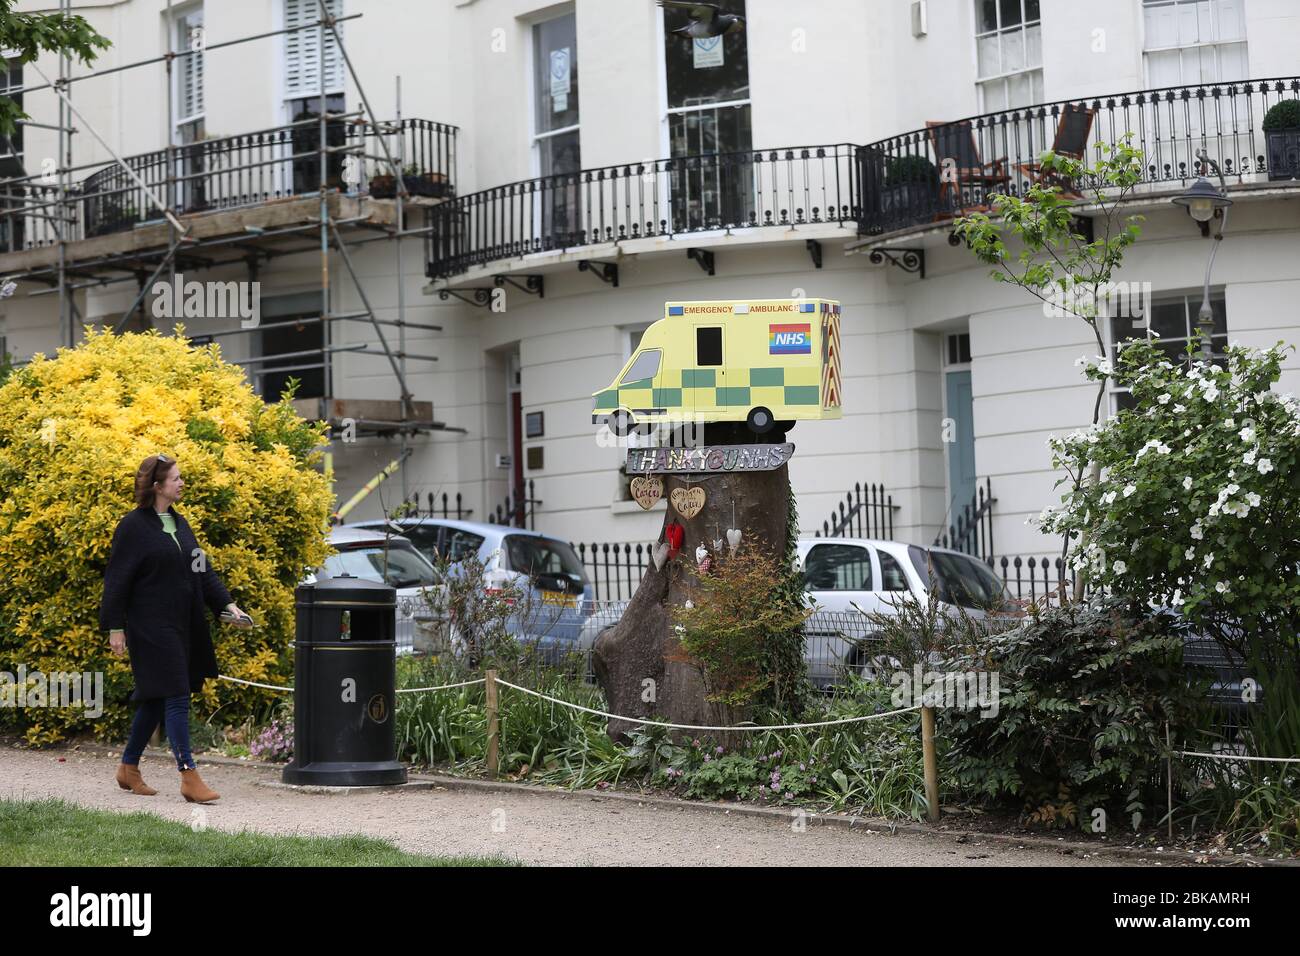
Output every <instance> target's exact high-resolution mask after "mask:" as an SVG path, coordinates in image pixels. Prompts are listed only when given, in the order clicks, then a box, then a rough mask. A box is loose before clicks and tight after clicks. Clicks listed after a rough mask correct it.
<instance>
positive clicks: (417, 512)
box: [407, 491, 474, 521]
mask: <svg viewBox="0 0 1300 956" xmlns="http://www.w3.org/2000/svg"><path fill="white" fill-rule="evenodd" d="M425 502H426V503H425V504H424V505H423V506H421V504H420V496H419V495H418V494H416V495H412V496H411V497H410V498H408V499H407V504H408V506H409V511H408V512H407V513H408V514H409V515H410V516H411V517H413V518H455V519H456V520H457V521H468V520H469V519H470V518H471V517H472V516H473V514H474V510H473V509H472V508H466V507H465V506H464V504H463V499H462V497H461V493H460V492H459V491H458V492H456V497H455V498H454V499H453V498H452V497H451V496H450V495H449V494H448V493H447V492H445V491H444V492H443V493H442V494H441V495H435V494H434V493H433V492H432V491H430V492H427V493H426V496H425Z"/></svg>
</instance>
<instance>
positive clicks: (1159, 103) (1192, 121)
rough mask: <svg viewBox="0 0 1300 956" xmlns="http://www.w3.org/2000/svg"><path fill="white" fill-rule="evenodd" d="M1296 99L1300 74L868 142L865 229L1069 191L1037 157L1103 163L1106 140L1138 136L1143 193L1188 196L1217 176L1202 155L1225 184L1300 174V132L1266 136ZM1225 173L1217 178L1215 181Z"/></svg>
mask: <svg viewBox="0 0 1300 956" xmlns="http://www.w3.org/2000/svg"><path fill="white" fill-rule="evenodd" d="M1297 99H1300V78H1296V77H1283V78H1275V79H1268V80H1248V81H1242V82H1237V83H1212V84H1203V85H1199V86H1176V87H1166V88H1162V89H1153V90H1142V91H1137V92H1133V93H1120V94H1115V95H1110V96H1102V97H1097V98H1095V99H1081V100H1062V101H1060V102H1056V103H1046V104H1041V105H1035V106H1028V107H1023V108H1020V109H1014V110H1003V111H1001V112H997V113H986V114H984V115H982V116H972V117H970V118H968V119H962V120H955V121H948V122H940V123H927V124H926V127H925V128H924V129H919V130H913V131H912V132H910V133H903V134H901V135H898V136H892V137H890V138H888V139H884V140H880V141H879V142H876V143H870V144H868V145H866V146H863V147H862V148H861V149H860V151H859V153H858V157H859V162H860V167H859V170H858V173H857V176H856V177H855V180H856V181H857V182H860V183H861V184H862V194H861V197H860V199H859V202H858V205H859V206H860V208H861V210H862V216H861V220H860V222H859V226H860V232H861V233H862V234H863V235H865V236H880V235H885V234H888V233H893V232H897V231H899V230H903V229H909V228H913V227H916V226H921V225H925V224H928V223H936V222H942V221H944V220H946V219H951V218H953V217H955V216H958V215H962V214H964V213H968V212H971V211H977V210H978V211H988V209H989V208H990V206H991V203H992V197H993V196H994V195H996V194H999V193H1004V194H1010V195H1017V196H1018V195H1023V194H1024V192H1025V190H1026V189H1028V188H1029V187H1030V186H1031V185H1033V184H1034V183H1045V184H1048V185H1058V186H1060V187H1061V188H1062V190H1063V191H1064V192H1065V194H1066V195H1069V194H1070V193H1072V192H1074V191H1075V190H1077V189H1081V188H1084V187H1086V186H1087V185H1088V184H1087V183H1071V182H1063V181H1059V180H1054V179H1052V178H1051V177H1047V176H1045V175H1044V174H1043V172H1042V170H1041V168H1040V167H1039V165H1038V159H1039V157H1040V156H1041V155H1042V153H1043V152H1044V151H1046V150H1053V151H1055V152H1057V153H1059V154H1064V155H1068V156H1073V157H1075V158H1084V157H1086V158H1088V159H1090V160H1092V159H1095V158H1096V156H1097V151H1096V149H1095V147H1096V146H1097V145H1098V144H1102V143H1105V144H1107V145H1110V146H1114V145H1116V144H1118V143H1120V142H1121V141H1122V140H1123V138H1124V137H1125V135H1126V134H1129V133H1131V134H1132V139H1131V140H1130V142H1131V144H1132V145H1133V146H1134V147H1136V148H1138V149H1140V150H1141V151H1142V153H1143V155H1144V156H1145V158H1146V165H1145V167H1144V169H1143V175H1142V179H1141V182H1139V183H1138V185H1137V188H1138V190H1139V191H1141V192H1146V193H1161V192H1181V191H1182V190H1183V188H1184V187H1185V186H1186V184H1187V183H1188V182H1189V180H1191V179H1194V178H1195V177H1197V176H1201V175H1206V176H1212V173H1211V171H1210V169H1209V168H1203V166H1202V163H1201V161H1200V160H1199V159H1198V158H1197V155H1196V154H1197V151H1199V150H1202V149H1204V150H1205V151H1206V152H1207V153H1208V155H1209V157H1210V159H1212V160H1214V162H1216V163H1218V165H1219V167H1220V169H1222V171H1223V175H1224V177H1225V179H1226V180H1227V181H1228V183H1229V185H1232V184H1234V183H1236V184H1243V183H1247V182H1257V181H1262V182H1270V181H1271V182H1278V181H1281V180H1295V179H1297V178H1300V129H1294V130H1290V131H1289V132H1287V131H1282V132H1266V131H1265V130H1264V128H1263V126H1264V118H1265V117H1266V116H1267V115H1268V112H1269V110H1270V109H1272V108H1273V107H1274V106H1276V105H1277V104H1278V103H1280V102H1282V101H1283V100H1292V101H1295V100H1297ZM1216 178H1217V177H1216Z"/></svg>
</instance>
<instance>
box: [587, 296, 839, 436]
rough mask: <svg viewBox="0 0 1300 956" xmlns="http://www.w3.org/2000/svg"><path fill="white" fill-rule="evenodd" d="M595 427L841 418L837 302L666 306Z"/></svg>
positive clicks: (760, 430) (786, 423) (610, 390)
mask: <svg viewBox="0 0 1300 956" xmlns="http://www.w3.org/2000/svg"><path fill="white" fill-rule="evenodd" d="M592 395H593V397H594V398H595V400H596V407H595V409H594V411H593V414H592V416H591V420H592V423H593V424H597V425H599V424H608V425H609V427H610V429H611V430H612V431H613V432H614V433H615V434H618V435H625V434H627V432H628V431H629V430H630V429H631V428H633V427H635V426H637V425H643V424H649V423H656V422H670V423H672V422H683V423H685V422H698V421H706V422H745V423H747V424H748V425H749V428H750V430H751V431H752V432H754V433H755V434H758V435H762V434H764V433H766V432H768V431H770V430H771V429H772V428H773V426H775V425H778V424H780V425H781V426H782V427H783V428H789V427H790V426H791V425H793V423H794V422H796V421H805V420H824V419H837V418H839V417H840V414H841V413H840V304H839V303H838V302H835V301H832V300H830V299H750V300H744V301H734V300H727V301H720V302H668V303H665V305H664V317H663V318H662V319H660V320H659V321H658V322H656V323H654V325H652V326H650V328H648V329H646V330H645V334H644V335H643V336H642V337H641V344H640V345H639V346H638V347H637V350H636V351H635V352H634V353H632V357H631V358H629V359H628V361H627V364H626V365H624V366H623V370H622V371H621V372H620V373H619V374H618V376H617V377H616V378H615V379H614V381H613V382H612V383H611V384H610V385H608V386H607V387H605V388H603V389H601V390H600V391H599V392H593V393H592Z"/></svg>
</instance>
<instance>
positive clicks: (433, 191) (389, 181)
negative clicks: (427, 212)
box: [370, 163, 450, 199]
mask: <svg viewBox="0 0 1300 956" xmlns="http://www.w3.org/2000/svg"><path fill="white" fill-rule="evenodd" d="M402 182H404V183H405V184H406V191H407V193H409V194H410V195H412V196H429V197H432V198H434V199H441V198H444V197H446V196H448V195H450V191H449V189H448V185H447V177H446V175H445V174H443V173H431V172H428V171H426V170H423V169H420V167H418V166H417V165H416V164H415V163H408V164H407V165H405V166H403V167H402ZM370 195H371V196H373V197H374V198H375V199H392V198H394V197H395V196H396V195H397V178H396V177H395V176H393V175H392V174H390V173H382V174H380V175H378V176H375V177H373V178H372V179H371V180H370Z"/></svg>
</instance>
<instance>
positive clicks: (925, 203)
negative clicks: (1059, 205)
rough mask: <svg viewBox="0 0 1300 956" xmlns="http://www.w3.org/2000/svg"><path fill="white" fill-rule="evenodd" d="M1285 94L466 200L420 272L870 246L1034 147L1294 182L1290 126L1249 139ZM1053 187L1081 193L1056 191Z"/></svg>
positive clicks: (1072, 186) (1017, 168) (1141, 105)
mask: <svg viewBox="0 0 1300 956" xmlns="http://www.w3.org/2000/svg"><path fill="white" fill-rule="evenodd" d="M1284 100H1293V101H1294V100H1300V78H1297V77H1281V78H1273V79H1264V80H1246V81H1241V82H1235V83H1215V84H1203V85H1199V86H1179V87H1167V88H1163V89H1152V90H1141V91H1137V92H1132V93H1119V94H1114V95H1109V96H1101V97H1096V98H1091V99H1079V100H1062V101H1060V102H1056V103H1045V104H1039V105H1035V106H1029V107H1023V108H1020V109H1014V110H1003V111H1001V112H997V113H986V114H983V115H981V116H972V117H968V118H966V119H960V120H945V121H941V122H935V123H927V124H926V126H925V128H923V129H918V130H913V131H912V132H908V133H902V134H900V135H897V136H891V137H889V138H888V139H883V140H880V141H878V142H875V143H868V144H866V145H855V144H851V143H839V144H835V145H829V146H795V147H783V148H781V149H770V150H769V149H764V150H753V151H749V152H738V153H713V154H702V155H695V156H684V157H678V158H675V159H660V160H654V161H646V162H642V163H630V164H626V165H621V166H606V167H602V168H599V169H585V170H581V171H579V172H573V173H563V174H559V175H554V176H547V177H541V178H537V179H526V180H522V181H520V182H515V183H510V184H509V185H505V186H497V187H494V188H492V189H485V190H481V191H479V192H476V193H471V194H469V195H465V196H462V197H460V198H458V199H455V200H452V201H449V202H446V203H444V204H442V205H440V206H438V207H437V208H434V209H430V210H429V212H428V217H429V218H428V225H429V226H430V227H431V228H430V232H429V234H428V236H427V238H426V251H427V260H428V265H427V268H426V272H427V274H428V276H429V277H430V278H434V279H450V278H452V277H455V276H458V275H461V274H463V273H465V272H467V271H469V270H470V269H473V268H475V267H482V266H488V265H489V264H490V263H494V262H502V261H504V260H509V259H518V258H520V257H523V256H528V255H532V254H535V253H544V252H570V251H573V250H576V249H582V248H584V247H590V246H594V245H597V244H608V243H620V242H624V241H628V240H633V239H646V238H656V237H673V236H679V235H689V234H691V233H701V232H708V231H712V230H728V231H729V230H736V229H748V228H761V227H782V228H785V229H790V228H791V227H798V226H803V225H807V224H811V223H818V224H837V225H851V226H852V227H853V228H854V229H855V230H856V232H857V234H858V235H861V236H866V237H873V238H874V237H885V236H888V235H891V234H893V233H896V232H899V231H902V230H909V229H914V228H917V227H922V226H926V225H932V224H939V223H943V222H944V221H947V220H951V219H953V218H955V217H956V216H959V215H962V214H964V213H968V212H971V211H976V210H985V211H986V210H988V209H989V208H990V207H991V202H992V197H993V196H994V195H995V194H998V193H1009V194H1012V195H1021V194H1023V193H1024V191H1025V190H1026V189H1027V188H1028V187H1029V186H1030V185H1032V184H1033V183H1035V182H1044V181H1048V180H1046V179H1045V176H1044V174H1043V172H1042V171H1041V169H1040V167H1039V165H1038V160H1039V157H1040V156H1041V155H1042V153H1043V152H1044V151H1045V150H1049V149H1051V150H1055V151H1056V152H1058V153H1062V154H1066V155H1071V156H1076V157H1084V156H1088V157H1095V155H1096V152H1095V149H1094V147H1095V146H1096V145H1097V144H1099V143H1107V144H1110V145H1115V144H1117V143H1119V142H1120V141H1121V140H1122V139H1123V137H1124V136H1125V134H1127V133H1130V132H1131V133H1132V134H1133V139H1132V143H1133V145H1134V146H1135V147H1137V148H1139V149H1141V150H1142V151H1143V153H1144V155H1145V156H1146V167H1145V169H1144V173H1143V177H1142V182H1141V183H1140V184H1139V191H1142V192H1147V193H1162V192H1180V191H1182V189H1183V188H1184V186H1185V185H1186V184H1187V183H1188V182H1189V181H1190V180H1191V179H1193V178H1195V177H1196V176H1199V175H1201V174H1202V172H1203V170H1202V168H1201V162H1200V160H1198V159H1197V157H1196V152H1197V151H1198V150H1200V149H1205V150H1206V151H1207V152H1208V154H1209V156H1210V158H1211V159H1213V160H1214V161H1215V162H1217V163H1218V164H1219V166H1220V168H1222V170H1223V173H1224V176H1225V177H1227V179H1228V181H1229V183H1230V184H1243V183H1247V182H1264V183H1268V182H1274V183H1276V184H1278V185H1281V184H1282V183H1281V181H1282V180H1288V181H1290V180H1296V179H1297V178H1300V129H1296V130H1291V131H1289V132H1288V131H1281V132H1277V131H1270V132H1266V131H1265V130H1264V118H1265V116H1266V115H1267V114H1268V111H1269V110H1270V109H1272V108H1273V107H1274V106H1276V105H1277V104H1278V103H1280V102H1282V101H1284ZM1055 184H1056V185H1060V186H1061V187H1062V189H1064V190H1065V191H1066V192H1067V193H1069V192H1072V191H1074V190H1076V189H1079V188H1081V187H1082V186H1084V185H1086V184H1080V183H1066V182H1056V183H1055Z"/></svg>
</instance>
